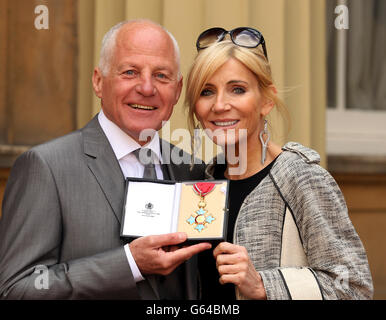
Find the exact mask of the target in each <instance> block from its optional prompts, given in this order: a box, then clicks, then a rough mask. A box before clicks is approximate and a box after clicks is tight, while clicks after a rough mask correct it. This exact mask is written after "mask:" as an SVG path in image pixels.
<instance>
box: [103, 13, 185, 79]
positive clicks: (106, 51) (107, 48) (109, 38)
mask: <svg viewBox="0 0 386 320" xmlns="http://www.w3.org/2000/svg"><path fill="white" fill-rule="evenodd" d="M135 22H148V23H151V24H153V25H155V26H159V27H160V28H162V30H164V31H165V32H166V33H167V34H168V36H169V37H170V39H171V40H172V43H173V46H174V55H175V58H176V64H177V67H178V73H177V74H178V80H179V79H181V70H180V48H179V47H178V43H177V40H176V39H175V38H174V36H173V35H172V34H171V33H170V32H169V31H168V30H167V29H166V28H165V27H164V26H162V25H160V24H158V23H156V22H154V21H151V20H147V19H137V20H126V21H122V22H120V23H118V24H116V25H115V26H113V27H112V28H111V29H110V30H109V31H107V33H106V34H105V35H104V37H103V40H102V47H101V51H100V57H99V65H98V67H99V69H100V70H101V72H102V74H103V75H104V76H106V75H107V74H108V72H109V70H110V62H111V57H112V55H113V53H114V50H115V45H116V40H117V34H118V31H119V30H120V29H121V28H122V27H123V26H124V25H126V24H128V23H135Z"/></svg>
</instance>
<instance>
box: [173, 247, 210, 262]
mask: <svg viewBox="0 0 386 320" xmlns="http://www.w3.org/2000/svg"><path fill="white" fill-rule="evenodd" d="M211 247H212V245H211V244H210V243H207V242H202V243H198V244H195V245H192V246H188V247H184V248H181V249H178V250H176V251H174V252H168V253H167V254H168V255H169V258H170V262H171V264H173V265H176V264H177V265H178V264H180V263H182V262H184V261H186V260H188V259H190V258H191V257H193V256H194V255H195V254H197V253H199V252H201V251H204V250H208V249H210V248H211Z"/></svg>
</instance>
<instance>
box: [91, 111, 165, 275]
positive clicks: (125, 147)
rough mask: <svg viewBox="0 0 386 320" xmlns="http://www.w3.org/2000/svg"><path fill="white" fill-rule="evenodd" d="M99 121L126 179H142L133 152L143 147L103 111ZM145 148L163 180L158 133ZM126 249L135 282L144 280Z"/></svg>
mask: <svg viewBox="0 0 386 320" xmlns="http://www.w3.org/2000/svg"><path fill="white" fill-rule="evenodd" d="M98 121H99V124H100V126H101V127H102V130H103V132H104V133H105V135H106V137H107V140H109V142H110V145H111V147H112V149H113V151H114V153H115V156H116V157H117V160H118V162H119V165H120V166H121V169H122V172H123V175H124V176H125V178H127V177H134V178H142V177H143V171H144V169H145V168H144V166H143V165H142V164H141V163H140V162H139V161H138V160H137V158H136V156H135V155H134V154H133V153H132V152H133V151H135V150H137V149H139V148H141V145H140V144H139V143H138V142H136V141H135V140H134V139H133V138H132V137H130V136H129V135H127V134H126V133H125V132H123V131H122V130H121V129H120V128H119V127H118V126H117V125H116V124H115V123H114V122H112V121H110V120H109V119H108V118H107V117H106V116H105V114H104V113H103V111H102V110H101V111H100V112H99V115H98ZM144 147H146V148H149V149H151V150H152V151H153V152H154V154H155V155H156V158H157V159H156V160H155V171H156V174H157V179H163V174H162V170H161V163H162V157H161V150H160V144H159V135H158V132H156V133H155V135H154V137H153V139H152V140H151V141H150V142H149V143H148V144H146V145H145V146H144ZM124 249H125V252H126V256H127V261H128V263H129V266H130V269H131V272H132V273H133V277H134V280H135V281H136V282H139V281H142V280H144V277H143V276H142V274H141V272H140V271H139V269H138V267H137V264H136V263H135V260H134V258H133V255H132V254H131V251H130V247H129V245H128V244H126V245H125V246H124Z"/></svg>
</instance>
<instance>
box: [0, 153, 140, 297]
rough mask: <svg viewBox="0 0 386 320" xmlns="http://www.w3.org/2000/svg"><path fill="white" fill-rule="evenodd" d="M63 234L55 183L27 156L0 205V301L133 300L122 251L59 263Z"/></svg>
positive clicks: (45, 167) (18, 164)
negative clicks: (0, 209) (0, 216)
mask: <svg viewBox="0 0 386 320" xmlns="http://www.w3.org/2000/svg"><path fill="white" fill-rule="evenodd" d="M63 229H64V226H63V224H62V217H61V207H60V199H59V197H58V192H57V185H56V181H55V180H54V178H53V176H52V173H51V171H50V168H49V166H48V165H47V163H46V162H45V160H44V159H43V158H42V157H41V156H39V155H38V154H37V153H36V152H34V151H29V152H27V153H25V154H23V155H22V156H21V157H19V159H18V160H17V161H16V162H15V165H14V167H13V168H12V171H11V174H10V177H9V180H8V183H7V187H6V191H5V195H4V201H3V205H2V218H1V220H0V294H1V298H2V299H88V298H92V299H117V298H122V297H125V298H127V299H135V298H138V293H137V289H136V284H135V282H134V280H133V277H132V274H131V271H130V268H129V266H128V262H127V258H126V255H125V251H124V248H123V246H122V247H118V248H115V249H112V250H109V251H106V252H102V253H100V254H97V255H92V256H87V257H82V258H79V259H76V260H71V261H61V259H60V255H61V252H60V251H61V242H62V237H63V236H64V233H65V230H63Z"/></svg>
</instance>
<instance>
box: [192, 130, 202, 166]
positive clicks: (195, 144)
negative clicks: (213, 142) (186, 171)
mask: <svg viewBox="0 0 386 320" xmlns="http://www.w3.org/2000/svg"><path fill="white" fill-rule="evenodd" d="M201 143H202V142H201V130H200V125H199V123H197V125H196V126H195V127H194V129H193V139H192V140H191V149H192V155H191V160H192V161H191V164H190V168H191V169H193V166H194V157H195V156H196V154H197V151H198V149H199V148H200V147H201Z"/></svg>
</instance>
